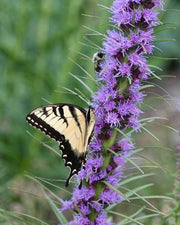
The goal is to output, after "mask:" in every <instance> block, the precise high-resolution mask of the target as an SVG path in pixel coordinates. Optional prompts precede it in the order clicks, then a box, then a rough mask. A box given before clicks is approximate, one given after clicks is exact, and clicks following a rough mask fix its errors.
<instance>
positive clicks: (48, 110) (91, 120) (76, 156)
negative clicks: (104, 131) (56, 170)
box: [26, 103, 95, 187]
mask: <svg viewBox="0 0 180 225" xmlns="http://www.w3.org/2000/svg"><path fill="white" fill-rule="evenodd" d="M26 120H27V122H28V123H29V124H30V125H32V126H34V127H36V128H37V129H39V130H41V131H42V132H44V133H45V134H46V135H48V136H49V137H50V138H52V139H54V140H55V141H57V142H58V143H59V148H60V150H61V151H62V158H63V159H65V166H69V167H70V173H69V176H68V178H67V180H66V187H67V186H68V185H69V181H70V179H71V177H72V176H73V175H74V174H78V172H79V170H80V169H81V166H83V167H85V162H86V160H85V158H86V152H87V147H88V144H89V143H90V141H91V138H92V134H93V130H94V124H95V115H94V110H93V109H92V108H91V107H89V109H88V110H85V109H84V108H81V107H79V106H76V105H71V104H62V103H60V104H52V105H46V106H42V107H39V108H37V109H35V110H33V111H32V112H31V113H29V114H28V115H27V117H26Z"/></svg>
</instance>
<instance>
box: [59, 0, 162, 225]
mask: <svg viewBox="0 0 180 225" xmlns="http://www.w3.org/2000/svg"><path fill="white" fill-rule="evenodd" d="M157 8H159V9H162V8H163V7H162V2H161V0H114V1H113V4H112V6H111V8H110V11H111V13H112V16H111V18H110V21H111V22H112V23H113V30H108V31H107V35H106V37H105V39H104V41H103V44H102V46H103V48H102V52H103V53H104V60H103V61H102V62H101V64H100V68H101V69H100V71H99V72H97V81H98V82H99V89H98V91H97V93H96V95H94V96H93V97H92V99H93V100H92V103H91V107H93V108H94V111H95V116H96V123H95V128H94V138H93V140H92V141H91V143H90V145H89V150H88V156H87V161H86V168H85V169H81V171H80V172H79V174H78V178H79V180H83V184H82V188H81V189H79V188H78V185H77V186H75V188H74V191H73V196H72V198H71V199H70V200H69V201H63V200H61V203H62V208H61V210H67V209H71V211H72V210H74V212H75V213H76V215H75V216H74V220H73V221H71V222H70V223H69V224H71V225H72V224H73V225H80V224H82V225H83V224H86V225H96V224H97V225H99V224H102V225H110V224H112V222H111V221H109V220H108V219H107V217H108V214H107V213H106V212H105V211H104V209H105V207H107V206H108V205H110V204H114V203H117V202H121V201H123V196H121V195H120V192H117V191H115V190H116V188H118V183H119V181H120V180H121V179H122V177H123V169H124V165H125V163H126V161H127V157H129V156H130V155H131V154H132V153H133V148H134V145H133V144H132V142H131V141H130V138H131V137H130V135H127V137H126V138H125V137H124V136H123V135H122V133H126V130H127V129H128V131H129V130H134V131H136V132H137V131H139V130H140V127H141V124H140V122H139V116H140V114H141V113H142V111H141V110H140V109H139V105H140V103H141V102H142V101H143V98H144V96H145V94H144V93H143V92H141V91H140V90H141V84H142V81H144V80H146V79H148V78H149V77H150V76H151V71H150V68H149V67H148V64H147V55H148V54H152V52H153V47H154V46H153V43H152V42H153V40H154V39H155V37H154V36H153V35H154V30H153V27H155V26H158V25H159V24H160V21H159V20H158V13H159V11H158V10H157ZM115 27H116V28H115ZM119 130H121V132H119ZM130 133H132V132H130ZM112 186H113V187H114V188H113V189H112V188H111V187H112Z"/></svg>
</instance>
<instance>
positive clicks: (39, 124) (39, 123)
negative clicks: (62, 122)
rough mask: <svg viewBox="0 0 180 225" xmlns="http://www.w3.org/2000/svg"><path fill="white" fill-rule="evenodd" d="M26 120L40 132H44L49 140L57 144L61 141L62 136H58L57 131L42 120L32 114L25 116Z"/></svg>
mask: <svg viewBox="0 0 180 225" xmlns="http://www.w3.org/2000/svg"><path fill="white" fill-rule="evenodd" d="M43 111H44V110H43ZM44 112H45V114H46V113H47V111H44ZM26 120H27V122H28V123H29V124H31V125H32V126H34V127H36V128H38V129H40V130H41V131H42V132H44V133H45V134H46V135H48V136H50V137H51V138H53V139H55V140H56V141H58V142H61V141H63V139H64V135H62V134H60V133H59V132H58V131H57V130H55V129H54V128H53V127H51V126H50V125H49V124H48V123H46V122H45V121H44V120H42V119H41V118H39V117H38V116H36V115H35V114H34V113H32V114H29V115H27V117H26ZM67 125H68V124H67Z"/></svg>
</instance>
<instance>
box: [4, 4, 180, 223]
mask: <svg viewBox="0 0 180 225" xmlns="http://www.w3.org/2000/svg"><path fill="white" fill-rule="evenodd" d="M111 3H112V1H107V0H103V1H100V0H38V1H37V0H29V1H28V0H16V1H11V0H1V1H0V208H2V209H6V210H9V211H15V212H22V213H27V214H30V215H33V216H35V217H38V218H41V219H43V220H44V221H47V222H48V223H49V224H57V220H56V217H55V215H54V214H53V212H52V210H51V207H50V206H49V204H48V203H47V201H46V200H45V198H44V197H43V193H42V191H41V188H40V186H39V185H38V184H36V183H35V182H34V181H32V180H31V179H30V178H27V177H26V174H31V175H32V176H38V177H43V178H46V179H50V181H52V182H53V179H62V180H63V179H65V178H66V176H67V174H68V169H67V168H65V167H64V164H63V160H62V159H61V158H60V157H58V156H57V155H56V154H54V153H53V152H52V151H50V150H49V149H48V148H46V147H45V146H43V145H42V144H41V142H42V141H43V142H44V143H46V144H48V145H50V146H51V147H53V148H54V149H58V145H57V144H56V143H54V142H53V141H51V140H50V139H48V138H46V137H45V136H44V135H43V134H41V133H40V132H39V131H36V130H35V129H33V128H31V127H30V126H29V125H28V124H27V123H26V121H25V117H26V115H27V113H29V112H30V111H31V110H32V109H34V108H36V107H38V106H41V105H45V104H47V103H48V102H52V103H58V102H66V103H73V104H77V105H80V106H83V107H87V105H86V104H85V102H83V101H82V100H81V99H79V98H78V97H77V96H75V95H72V94H70V93H69V92H68V91H67V90H65V89H64V87H66V88H69V89H71V90H74V91H76V92H82V93H83V95H84V96H85V97H86V98H87V99H90V93H89V91H88V90H87V89H86V88H85V87H83V86H82V85H81V84H80V83H79V82H78V81H77V80H76V79H74V78H73V77H72V75H71V74H74V75H77V76H79V77H80V79H82V80H83V81H84V82H85V83H86V84H87V85H88V86H89V87H90V88H91V89H92V90H93V91H96V84H95V82H94V81H93V79H91V78H90V77H89V76H88V74H90V75H92V77H95V73H94V68H93V63H92V61H91V58H92V56H93V54H94V53H95V52H97V51H98V50H99V48H100V47H101V43H102V40H103V35H104V34H105V32H106V29H107V28H108V27H109V25H108V17H109V15H110V14H109V12H108V11H107V9H105V7H103V5H105V6H110V5H111ZM179 6H180V2H179V1H178V0H176V1H175V0H174V1H166V3H165V11H164V12H163V14H161V19H162V21H163V23H164V24H165V25H163V26H161V27H159V28H158V29H156V32H155V35H156V36H157V39H158V41H157V42H156V43H155V45H156V47H157V48H156V49H155V52H154V56H153V57H151V59H149V63H150V64H151V65H155V66H157V67H160V68H162V70H163V71H159V70H158V69H156V68H154V67H153V71H155V73H157V74H159V75H161V76H162V77H163V78H162V81H159V80H157V79H152V80H150V81H149V82H150V83H151V82H153V83H154V84H155V88H150V89H147V95H148V96H147V98H146V101H145V104H144V105H142V108H143V110H144V111H145V113H144V114H143V115H142V117H143V118H144V117H146V116H148V117H150V116H158V117H159V116H162V117H166V118H168V120H165V121H164V120H163V121H161V120H158V121H157V122H153V123H152V124H151V125H149V126H148V129H149V130H150V131H151V132H152V133H154V134H155V135H156V137H157V138H158V139H159V140H160V141H157V140H155V139H154V138H153V137H152V136H151V135H149V134H147V132H143V131H142V132H141V133H140V135H138V136H135V137H134V142H135V143H137V145H136V146H137V147H144V149H145V150H144V151H143V153H141V154H142V155H141V158H140V156H139V155H135V159H134V160H135V161H137V162H138V163H140V164H142V165H144V166H147V167H148V165H151V166H152V165H154V168H147V171H148V172H149V171H150V172H151V171H153V172H154V173H155V174H156V175H155V176H152V177H150V178H148V179H144V180H142V181H141V182H142V183H144V184H145V183H147V182H152V183H154V184H155V185H154V186H153V187H151V188H149V189H147V190H144V192H143V193H142V194H145V195H156V194H158V195H165V194H169V193H171V192H172V189H173V179H174V178H173V175H174V173H175V150H174V149H175V146H176V145H177V144H178V143H180V141H179V139H178V136H177V134H176V133H175V132H174V131H173V130H172V128H169V127H168V126H170V127H174V128H176V129H180V120H179V118H180V114H179V115H178V112H177V110H176V105H177V103H178V102H180V76H179V75H180V74H179V71H180V67H179V61H178V59H179V56H180V24H179V19H180V12H179V11H178V10H177V9H178V8H179V9H180V7H179ZM99 34H100V35H99ZM101 34H102V35H101ZM172 39H176V41H173V40H172ZM161 40H165V41H163V42H161ZM170 40H172V41H170ZM172 58H173V59H172ZM160 86H161V87H160ZM27 130H28V131H29V132H31V133H32V134H33V136H34V137H32V136H30V135H29V134H28V133H27ZM142 156H143V157H142ZM144 169H145V168H144ZM126 173H127V176H129V175H132V174H133V173H134V174H137V170H135V169H133V168H132V165H131V164H129V165H127V170H126ZM139 182H140V181H138V184H139ZM55 184H56V185H57V186H58V187H64V182H56V183H55ZM46 185H48V184H46ZM136 185H137V183H136V182H134V183H133V182H132V183H131V184H130V186H129V187H130V188H131V187H135V186H136ZM48 188H50V189H51V190H53V191H55V192H56V194H58V195H59V196H60V197H63V198H65V199H66V198H67V199H68V197H69V196H68V194H66V193H65V192H64V191H63V190H61V189H58V188H55V187H53V186H51V185H49V186H48ZM71 189H72V187H70V188H69V190H71ZM152 202H153V203H154V204H155V205H156V206H157V207H158V208H159V209H160V210H162V211H164V212H166V211H167V205H168V204H167V203H164V202H163V200H162V201H159V200H152ZM138 204H140V203H138V202H135V203H133V204H131V205H130V204H127V205H126V204H125V203H123V204H122V206H121V207H119V208H118V209H117V210H120V211H122V212H123V211H125V212H128V211H129V212H133V207H136V206H137V205H138ZM124 209H125V210H124ZM69 216H70V215H69V214H67V217H69ZM115 220H117V221H118V218H115ZM156 223H157V224H158V222H157V221H156ZM0 224H3V225H6V224H13V222H12V220H9V219H7V218H6V219H5V218H4V217H0ZM144 224H148V225H149V224H155V222H152V221H150V220H149V221H148V220H147V221H144Z"/></svg>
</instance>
